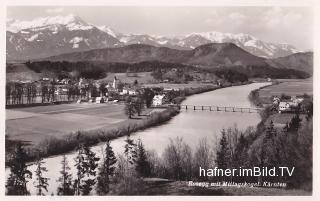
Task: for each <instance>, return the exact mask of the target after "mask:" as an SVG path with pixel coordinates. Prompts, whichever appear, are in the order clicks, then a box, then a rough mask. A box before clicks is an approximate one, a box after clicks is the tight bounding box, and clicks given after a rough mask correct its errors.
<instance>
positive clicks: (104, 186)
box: [97, 140, 117, 194]
mask: <svg viewBox="0 0 320 201" xmlns="http://www.w3.org/2000/svg"><path fill="white" fill-rule="evenodd" d="M116 162H117V158H116V157H115V154H114V152H113V150H112V147H111V145H110V140H107V142H106V148H105V155H104V159H103V161H102V165H101V167H100V168H99V176H98V186H97V192H98V193H99V194H106V193H108V192H109V190H110V188H109V184H110V177H111V176H113V175H114V171H115V169H116V167H115V164H116Z"/></svg>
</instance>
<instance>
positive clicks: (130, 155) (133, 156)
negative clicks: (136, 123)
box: [124, 135, 137, 166]
mask: <svg viewBox="0 0 320 201" xmlns="http://www.w3.org/2000/svg"><path fill="white" fill-rule="evenodd" d="M125 142H126V144H125V146H124V148H125V150H124V155H125V157H126V160H127V166H129V164H130V165H133V164H135V162H136V160H137V151H136V147H137V145H136V144H135V143H134V141H133V140H132V139H131V138H130V135H128V136H127V139H126V140H125Z"/></svg>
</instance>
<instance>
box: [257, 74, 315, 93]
mask: <svg viewBox="0 0 320 201" xmlns="http://www.w3.org/2000/svg"><path fill="white" fill-rule="evenodd" d="M279 81H280V82H281V83H280V84H276V85H272V86H269V87H265V88H263V89H261V90H259V95H260V97H262V98H264V97H271V96H281V94H286V95H289V96H296V95H303V94H305V93H306V94H308V95H312V94H313V84H312V82H313V80H312V78H309V79H304V80H298V79H292V80H279Z"/></svg>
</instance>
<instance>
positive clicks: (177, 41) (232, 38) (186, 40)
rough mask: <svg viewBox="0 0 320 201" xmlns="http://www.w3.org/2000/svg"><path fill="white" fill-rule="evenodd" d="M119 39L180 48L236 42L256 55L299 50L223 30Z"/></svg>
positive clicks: (279, 53) (262, 55) (270, 55)
mask: <svg viewBox="0 0 320 201" xmlns="http://www.w3.org/2000/svg"><path fill="white" fill-rule="evenodd" d="M118 39H119V40H120V41H121V42H123V43H126V44H136V43H137V44H140V43H144V44H149V45H156V46H166V47H171V48H178V49H194V48H196V47H198V46H200V45H204V44H207V43H230V42H231V43H234V44H236V45H237V46H239V47H241V48H242V49H244V50H246V51H248V52H250V53H251V54H254V55H256V56H260V57H265V58H276V57H281V56H287V55H290V54H293V53H297V52H299V51H298V50H297V49H296V48H295V47H293V46H292V45H288V44H276V43H270V42H264V41H262V40H259V39H257V38H255V37H253V36H251V35H248V34H242V33H240V34H231V33H221V32H202V33H192V34H187V35H185V36H177V37H154V36H149V35H123V36H120V37H118Z"/></svg>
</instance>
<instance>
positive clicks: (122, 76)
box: [100, 72, 153, 83]
mask: <svg viewBox="0 0 320 201" xmlns="http://www.w3.org/2000/svg"><path fill="white" fill-rule="evenodd" d="M135 74H136V76H133V74H132V76H127V73H108V75H107V77H105V78H103V79H100V81H108V82H112V81H113V79H114V76H116V77H117V78H118V79H119V80H120V81H121V82H124V83H133V82H134V81H135V80H137V81H138V83H150V82H152V80H153V77H152V76H151V72H140V73H135Z"/></svg>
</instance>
